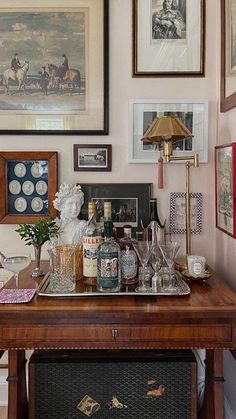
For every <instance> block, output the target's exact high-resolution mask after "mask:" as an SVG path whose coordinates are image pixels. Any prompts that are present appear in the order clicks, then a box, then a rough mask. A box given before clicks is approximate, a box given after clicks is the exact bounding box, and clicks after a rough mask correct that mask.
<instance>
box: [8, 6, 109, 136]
mask: <svg viewBox="0 0 236 419" xmlns="http://www.w3.org/2000/svg"><path fill="white" fill-rule="evenodd" d="M108 3H109V0H96V1H94V0H86V2H85V1H84V0H76V1H75V0H68V1H67V3H66V6H65V3H64V1H63V0H57V1H55V0H48V1H47V2H45V1H44V0H39V1H38V2H37V5H35V2H34V0H27V2H25V0H19V1H18V2H17V6H16V3H15V1H14V0H8V1H7V2H6V1H4V2H3V3H2V4H3V6H0V26H1V28H2V38H1V43H2V45H4V48H3V51H4V52H3V54H2V55H1V62H0V133H2V134H3V133H5V134H40V135H42V134H47V135H49V134H63V135H65V134H72V135H78V134H83V135H106V134H108V77H109V74H108V54H109V51H108V37H109V34H108V19H109V16H108Z"/></svg>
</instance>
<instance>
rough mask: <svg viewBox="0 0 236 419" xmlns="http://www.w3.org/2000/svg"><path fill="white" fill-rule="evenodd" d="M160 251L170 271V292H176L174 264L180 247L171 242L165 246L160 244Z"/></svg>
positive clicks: (168, 288)
mask: <svg viewBox="0 0 236 419" xmlns="http://www.w3.org/2000/svg"><path fill="white" fill-rule="evenodd" d="M159 247H160V251H161V253H162V256H163V259H164V261H165V262H166V264H167V267H168V270H169V284H168V287H167V290H168V291H174V290H175V289H176V288H175V284H174V269H173V268H174V262H175V258H176V255H177V253H178V251H179V248H180V245H179V244H178V243H177V242H169V243H165V244H159Z"/></svg>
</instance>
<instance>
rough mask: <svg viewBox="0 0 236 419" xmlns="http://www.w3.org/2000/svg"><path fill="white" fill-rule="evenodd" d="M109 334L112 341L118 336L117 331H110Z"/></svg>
mask: <svg viewBox="0 0 236 419" xmlns="http://www.w3.org/2000/svg"><path fill="white" fill-rule="evenodd" d="M111 333H112V337H113V339H116V338H117V336H118V330H117V329H112V331H111Z"/></svg>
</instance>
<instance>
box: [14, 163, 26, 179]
mask: <svg viewBox="0 0 236 419" xmlns="http://www.w3.org/2000/svg"><path fill="white" fill-rule="evenodd" d="M14 172H15V175H16V176H17V177H24V176H25V174H26V167H25V165H24V163H17V164H16V165H15V167H14Z"/></svg>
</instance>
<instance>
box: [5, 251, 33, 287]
mask: <svg viewBox="0 0 236 419" xmlns="http://www.w3.org/2000/svg"><path fill="white" fill-rule="evenodd" d="M30 262H31V257H30V255H29V254H28V253H27V254H26V253H9V254H7V255H3V256H1V264H2V266H3V267H4V268H5V269H7V270H8V271H10V272H13V273H14V277H15V281H16V288H18V285H19V279H18V277H19V272H21V271H23V269H25V268H27V266H29V264H30Z"/></svg>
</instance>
